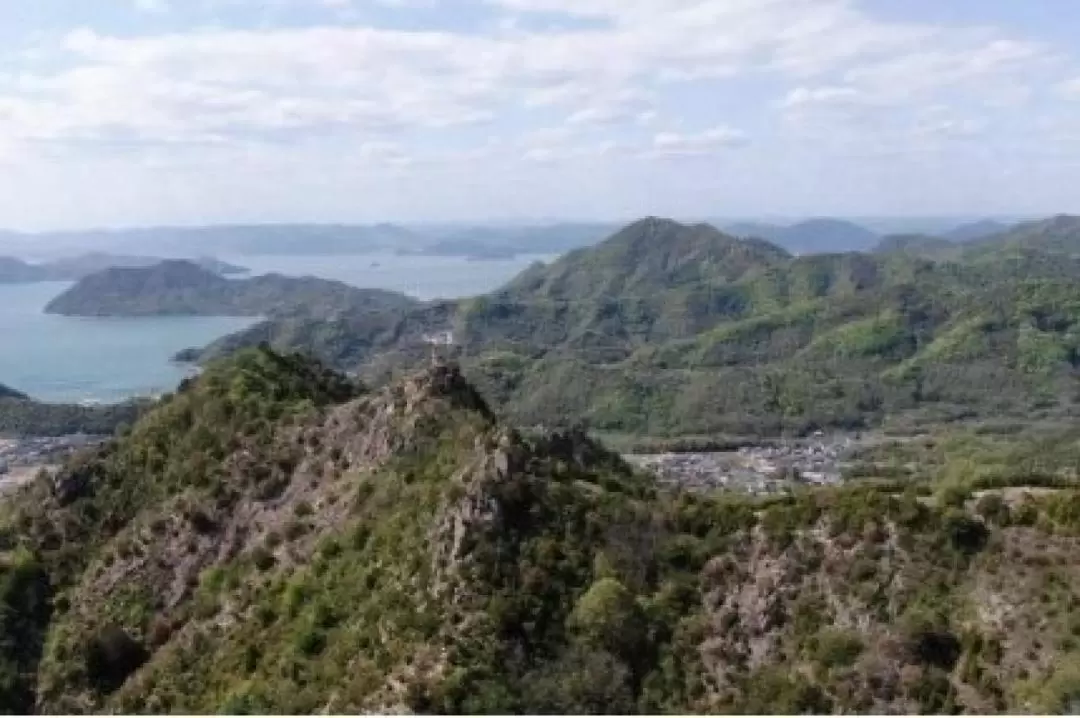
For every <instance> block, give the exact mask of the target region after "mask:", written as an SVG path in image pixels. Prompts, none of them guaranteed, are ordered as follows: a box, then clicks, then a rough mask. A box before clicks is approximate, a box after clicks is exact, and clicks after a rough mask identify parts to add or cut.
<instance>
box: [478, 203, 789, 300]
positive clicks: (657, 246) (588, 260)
mask: <svg viewBox="0 0 1080 718" xmlns="http://www.w3.org/2000/svg"><path fill="white" fill-rule="evenodd" d="M788 257H789V255H788V254H787V252H785V251H784V250H782V249H780V248H779V247H776V246H774V245H771V244H769V243H768V242H764V241H762V240H755V239H749V240H739V239H735V238H734V237H730V236H728V235H725V234H723V233H721V232H719V231H718V230H717V229H715V228H714V227H712V226H710V225H704V224H702V225H693V226H688V225H683V224H679V223H678V222H674V221H672V220H667V219H659V218H655V217H650V218H647V219H644V220H641V221H638V222H635V223H633V224H631V225H629V226H628V227H626V228H624V229H622V230H620V231H619V232H617V233H615V234H614V235H613V236H611V237H610V238H608V239H607V240H605V241H604V242H602V243H600V244H599V245H597V246H596V247H590V248H585V249H578V250H575V251H573V252H571V253H569V254H567V255H565V256H563V257H561V258H560V259H558V260H557V261H555V262H554V263H553V264H552V265H551V266H543V265H537V266H534V267H533V268H532V269H530V270H527V271H525V272H524V273H523V274H521V275H520V276H519V277H518V278H517V279H515V280H514V281H513V282H511V283H510V284H509V285H507V286H506V287H505V288H504V289H503V290H502V291H501V292H499V295H500V296H504V297H506V298H509V299H522V298H524V299H528V300H530V301H537V300H551V301H575V302H580V301H593V300H596V299H599V298H615V297H624V298H639V297H646V296H649V295H651V294H652V293H654V292H663V291H669V290H672V289H675V288H678V287H683V286H687V285H696V284H703V283H713V284H722V283H728V282H732V281H735V280H737V279H739V278H741V277H743V276H744V275H746V274H747V273H749V272H751V271H755V270H761V269H765V268H768V267H770V266H773V265H776V264H778V263H781V262H783V261H784V260H786V259H788Z"/></svg>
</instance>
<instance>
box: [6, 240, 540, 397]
mask: <svg viewBox="0 0 1080 718" xmlns="http://www.w3.org/2000/svg"><path fill="white" fill-rule="evenodd" d="M222 259H225V260H227V261H230V262H235V263H237V264H240V265H243V266H245V267H248V268H250V269H251V270H252V274H253V275H257V274H265V273H268V272H279V273H281V274H286V275H290V276H315V277H322V278H325V279H336V280H338V281H343V282H346V283H348V284H352V285H354V286H358V287H368V288H376V289H389V290H394V291H400V292H405V293H407V294H410V295H413V296H416V297H418V298H421V299H435V298H457V297H463V296H470V295H474V294H481V293H484V292H488V291H491V290H493V289H496V288H497V287H499V286H501V285H502V284H504V283H505V282H507V281H509V280H510V279H512V278H513V277H514V276H515V275H516V274H517V273H518V272H520V271H521V270H522V269H524V268H526V267H527V266H528V265H529V264H531V263H532V262H533V261H536V260H538V259H540V260H545V261H546V260H549V259H550V257H519V258H517V259H514V260H499V261H479V262H470V261H467V260H465V259H459V258H452V257H419V256H410V257H402V256H397V255H392V254H386V255H363V256H348V257H325V256H281V257H271V256H224V257H222ZM68 286H70V285H69V284H68V283H66V282H44V283H38V284H15V285H11V284H9V285H4V284H0V384H4V385H6V386H9V387H11V388H13V389H16V390H18V391H21V392H24V393H26V394H29V395H30V396H32V397H34V398H35V399H38V400H41V401H48V402H116V401H122V400H124V399H128V398H131V397H134V396H145V395H149V394H158V393H161V392H164V391H170V390H172V389H173V388H175V386H176V385H177V383H179V381H180V380H181V379H182V378H183V377H184V376H186V375H187V374H189V373H190V371H191V368H190V367H188V366H185V365H182V364H176V363H174V362H172V361H171V357H172V356H173V355H175V354H176V352H178V351H180V350H181V349H186V348H188V347H193V346H203V345H205V344H208V343H210V342H211V341H213V340H214V339H217V338H219V337H221V336H224V335H226V334H229V333H231V332H235V331H239V330H240V329H243V328H245V327H247V326H250V325H251V324H252V323H253V322H254V320H252V319H247V318H236V317H145V318H144V317H140V318H98V317H60V316H54V315H49V314H45V313H44V311H43V309H44V307H45V305H46V304H48V303H49V301H50V300H51V299H52V298H53V297H55V296H56V295H58V294H60V293H61V292H62V291H64V290H65V289H66V288H67V287H68Z"/></svg>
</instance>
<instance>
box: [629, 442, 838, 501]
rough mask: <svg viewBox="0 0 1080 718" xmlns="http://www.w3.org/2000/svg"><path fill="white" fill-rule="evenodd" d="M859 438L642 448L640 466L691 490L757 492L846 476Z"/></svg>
mask: <svg viewBox="0 0 1080 718" xmlns="http://www.w3.org/2000/svg"><path fill="white" fill-rule="evenodd" d="M858 444H859V442H858V441H857V440H856V439H853V438H851V437H847V436H842V437H837V438H834V439H825V438H824V437H816V438H815V439H814V440H811V441H790V442H782V443H777V444H769V445H761V446H749V447H743V448H741V449H739V450H738V451H717V452H693V453H666V454H637V455H629V456H626V457H625V458H626V460H627V461H629V462H630V463H631V464H633V465H634V466H636V467H638V468H640V469H643V470H645V471H649V472H651V473H653V474H655V475H656V477H657V480H658V481H659V482H660V483H661V484H663V485H665V486H668V487H672V488H679V489H682V490H689V491H710V490H715V489H727V490H733V491H741V492H746V493H752V494H757V495H768V494H777V493H786V492H788V491H790V490H791V489H792V488H794V487H796V486H799V485H818V486H823V485H831V484H838V483H840V482H841V480H842V469H843V466H844V462H845V461H846V460H847V459H848V458H849V457H850V456H851V454H852V453H853V452H854V450H855V449H856V448H857V446H858Z"/></svg>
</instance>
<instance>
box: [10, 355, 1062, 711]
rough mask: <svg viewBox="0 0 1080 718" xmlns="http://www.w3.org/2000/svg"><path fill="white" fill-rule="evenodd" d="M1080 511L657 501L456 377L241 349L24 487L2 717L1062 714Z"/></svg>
mask: <svg viewBox="0 0 1080 718" xmlns="http://www.w3.org/2000/svg"><path fill="white" fill-rule="evenodd" d="M1066 499H1067V501H1066V502H1065V503H1054V502H1059V501H1060V497H1059V496H1057V495H1047V496H1044V497H1041V498H1039V499H1038V500H1035V499H1032V500H1031V502H1030V503H1028V502H1023V505H1022V506H1021V504H1020V503H1017V504H1016V509H1015V520H1013V519H1011V518H1009V516H1012V514H1010V511H1012V509H1009V508H1008V507H1005V508H1004V509H1002V508H1001V507H998V510H997V511H995V513H994V514H993V515H994V516H995V518H994V519H993V520H991V519H989V518H986V519H984V518H982V517H980V516H977V515H973V514H971V513H970V512H969V511H968V510H967V509H964V508H957V507H954V508H942V507H937V506H935V505H934V504H933V503H932V502H927V501H923V500H920V497H918V496H916V495H914V494H911V495H896V494H890V493H884V492H878V491H876V490H874V489H873V488H868V487H851V488H843V489H831V490H820V491H816V492H814V491H809V490H808V491H806V492H804V493H801V494H799V495H797V496H794V497H789V498H786V499H782V500H772V501H770V502H766V503H761V502H757V501H754V500H752V499H750V498H746V497H739V496H734V495H730V494H720V495H716V494H713V495H698V494H692V493H682V494H679V495H668V494H666V493H664V492H663V491H662V490H659V489H658V488H657V486H656V483H655V482H654V481H653V480H652V479H651V478H650V477H648V476H644V475H640V474H636V473H635V472H634V471H632V470H631V469H630V468H629V467H628V466H627V465H626V464H625V463H623V461H622V460H621V459H620V458H619V457H617V456H615V455H613V454H611V453H609V452H608V451H606V450H605V449H604V448H603V447H602V446H600V445H599V444H597V443H596V442H594V441H593V440H591V439H590V438H589V437H588V436H586V435H585V434H584V433H583V432H581V431H566V432H560V433H554V434H544V435H540V436H530V435H524V434H523V433H521V432H519V431H517V430H515V429H514V428H513V427H512V426H508V425H506V424H504V423H502V422H501V421H500V420H499V418H498V417H497V416H495V415H494V414H493V413H492V411H491V410H489V409H488V407H487V405H486V403H485V402H484V400H483V398H482V397H481V396H480V394H479V393H478V392H477V391H476V390H475V389H474V388H473V387H472V386H471V385H470V384H469V383H468V382H466V381H465V380H464V378H463V377H462V375H461V372H460V370H459V369H458V368H457V367H456V366H453V365H439V366H435V367H430V368H428V369H426V370H424V371H422V372H418V373H416V374H414V375H411V376H409V377H406V378H405V379H401V380H399V381H396V382H394V383H392V384H390V385H388V386H386V387H384V388H381V389H378V390H374V391H370V390H367V389H365V388H364V387H360V386H357V385H355V384H353V383H352V382H350V381H348V380H347V379H345V378H344V377H342V376H339V375H336V374H334V373H333V372H329V371H327V370H325V369H324V368H323V367H321V366H319V365H318V364H315V363H313V362H311V361H309V360H306V359H303V358H301V357H295V356H285V355H280V354H276V353H274V352H272V351H270V350H267V349H259V350H253V351H251V352H245V353H242V354H240V355H237V356H236V357H234V358H232V359H231V360H229V361H226V362H223V363H221V364H215V365H211V366H210V367H208V368H207V370H206V371H205V372H204V373H203V374H202V375H200V376H199V377H198V378H196V379H194V380H192V381H190V382H189V383H188V384H187V385H186V386H185V387H184V389H183V390H182V391H179V392H177V393H175V394H174V395H172V396H171V397H169V398H168V399H167V400H165V401H164V402H162V403H161V404H159V405H158V406H156V407H155V408H154V409H153V410H152V411H150V412H149V413H148V414H147V415H145V416H144V417H143V418H142V419H140V420H139V421H138V422H136V424H135V425H134V426H133V427H132V429H131V431H130V432H129V433H126V434H125V435H124V436H123V437H122V438H118V439H116V440H115V441H113V442H111V443H109V444H108V445H106V446H105V447H103V448H101V449H100V450H98V451H97V452H96V453H93V454H91V455H88V456H84V457H81V458H80V459H79V461H78V462H75V463H72V464H70V465H68V466H67V467H66V468H65V469H64V470H63V471H61V472H60V474H59V476H58V477H57V479H56V480H55V482H54V481H52V480H50V479H48V478H44V477H43V478H42V479H41V480H38V481H37V482H34V483H33V484H31V485H29V486H28V487H26V488H25V489H23V490H22V492H21V493H20V494H18V495H17V496H14V497H13V498H12V499H11V501H12V503H11V504H10V505H9V506H8V507H7V509H8V510H7V511H6V512H5V513H4V515H3V521H4V523H3V524H0V536H2V537H3V538H4V539H5V544H4V545H5V546H7V547H8V550H7V552H6V553H5V555H4V556H3V559H4V562H3V564H0V587H3V588H4V590H3V591H0V602H2V605H0V608H2V609H3V610H0V620H2V621H4V622H5V623H4V628H5V631H6V632H5V634H4V635H8V636H15V637H16V638H17V640H13V641H7V642H0V671H4V675H6V676H10V677H11V683H10V686H11V690H10V691H6V692H0V707H2V708H4V709H7V710H10V711H12V712H16V711H18V712H27V711H30V710H33V709H36V710H40V711H49V712H54V713H55V712H106V711H108V712H112V711H122V712H134V713H138V712H155V713H171V712H190V713H213V712H227V713H247V712H255V711H258V712H260V713H317V712H328V713H360V712H380V713H385V712H413V713H417V712H435V713H493V712H499V713H513V712H534V713H545V714H546V713H571V714H579V713H601V712H610V711H613V710H617V711H620V712H638V711H641V712H648V713H660V712H666V711H671V712H674V711H679V712H690V713H704V712H721V713H731V712H755V713H783V714H787V713H802V712H829V711H837V712H848V713H851V712H863V713H865V712H882V713H890V712H918V711H925V712H935V713H941V712H949V711H952V710H969V711H973V712H991V711H995V712H1000V711H1004V710H1023V709H1026V710H1029V711H1030V710H1034V709H1038V710H1043V709H1046V710H1050V709H1054V707H1055V706H1057V705H1058V704H1059V703H1058V701H1059V699H1062V700H1064V699H1065V698H1068V695H1069V690H1068V689H1069V683H1068V678H1069V676H1070V675H1072V674H1071V673H1070V672H1069V671H1070V670H1072V669H1071V668H1070V666H1073V665H1075V664H1074V663H1072V661H1074V660H1075V657H1074V653H1073V650H1074V649H1072V648H1071V647H1070V645H1069V643H1068V642H1067V641H1056V640H1055V639H1056V638H1059V637H1061V636H1063V635H1065V634H1066V633H1067V626H1068V625H1071V624H1072V623H1073V622H1076V621H1078V620H1080V615H1077V610H1076V609H1074V607H1073V606H1074V605H1076V606H1078V607H1080V603H1078V602H1076V601H1072V600H1071V599H1069V598H1068V596H1073V595H1078V594H1080V558H1078V557H1080V551H1078V550H1077V548H1078V547H1077V539H1076V538H1074V537H1073V536H1072V535H1071V534H1070V533H1069V532H1068V531H1067V530H1066V527H1067V526H1068V524H1065V523H1061V522H1063V521H1067V520H1068V517H1069V516H1071V515H1072V514H1071V513H1069V512H1070V511H1071V509H1066V508H1065V507H1068V506H1070V505H1072V504H1070V503H1068V502H1071V501H1075V500H1076V497H1075V496H1072V495H1071V494H1069V495H1066ZM1040 502H1041V503H1040ZM1021 509H1022V510H1021ZM1003 512H1004V513H1003ZM1003 517H1004V518H1003ZM1048 526H1055V527H1057V528H1056V529H1055V531H1054V532H1048V531H1046V530H1045V528H1044V527H1048ZM16 546H17V547H18V548H14V547H16ZM1043 595H1045V596H1047V597H1048V598H1051V599H1052V598H1053V596H1059V598H1060V600H1059V601H1058V602H1057V603H1056V604H1055V605H1056V606H1057V607H1058V608H1057V609H1056V611H1057V613H1055V614H1054V615H1053V616H1051V615H1049V614H1050V612H1049V611H1048V610H1047V609H1046V606H1047V604H1046V603H1044V602H1043V600H1042V598H1041V597H1042V596H1043ZM968 609H970V610H968ZM1035 646H1039V647H1040V648H1039V649H1036V648H1035Z"/></svg>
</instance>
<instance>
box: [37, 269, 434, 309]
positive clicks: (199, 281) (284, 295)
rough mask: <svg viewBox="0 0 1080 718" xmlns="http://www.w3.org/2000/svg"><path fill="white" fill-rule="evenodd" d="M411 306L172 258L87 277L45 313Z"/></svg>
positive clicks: (377, 295)
mask: <svg viewBox="0 0 1080 718" xmlns="http://www.w3.org/2000/svg"><path fill="white" fill-rule="evenodd" d="M414 304H415V302H414V300H412V299H410V298H408V297H406V296H405V295H404V294H399V293H396V292H389V291H384V290H378V289H358V288H356V287H352V286H349V285H348V284H344V283H343V282H336V281H331V280H326V279H317V278H314V277H299V278H298V277H286V276H282V275H280V274H268V275H264V276H259V277H251V278H248V279H235V280H234V279H226V278H224V277H222V276H221V275H220V274H217V273H216V272H212V271H210V270H208V269H205V268H204V267H202V266H200V265H198V264H196V263H194V262H189V261H185V260H170V261H165V262H161V263H159V264H156V265H154V266H151V267H141V268H112V269H106V270H104V271H102V272H98V273H96V274H91V275H89V276H87V277H84V278H82V279H81V280H79V281H78V282H77V283H76V284H75V285H74V286H72V287H70V288H69V289H68V290H67V291H65V292H64V293H62V294H61V295H60V296H58V297H56V298H55V299H54V300H53V301H51V302H50V303H49V304H48V305H47V306H46V308H45V311H46V313H48V314H62V315H67V316H97V317H101V316H161V315H201V316H237V317H255V316H277V315H282V314H288V313H294V312H301V313H303V314H304V316H308V317H324V316H329V315H332V314H333V313H335V312H342V311H352V312H357V311H360V312H362V311H370V310H385V309H406V308H409V307H411V306H413V305H414Z"/></svg>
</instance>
